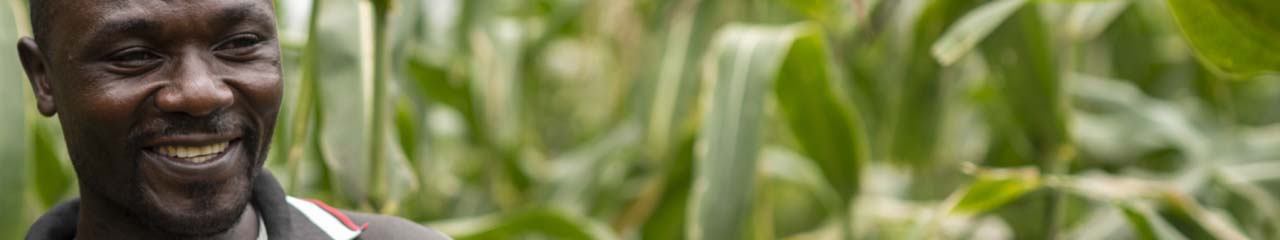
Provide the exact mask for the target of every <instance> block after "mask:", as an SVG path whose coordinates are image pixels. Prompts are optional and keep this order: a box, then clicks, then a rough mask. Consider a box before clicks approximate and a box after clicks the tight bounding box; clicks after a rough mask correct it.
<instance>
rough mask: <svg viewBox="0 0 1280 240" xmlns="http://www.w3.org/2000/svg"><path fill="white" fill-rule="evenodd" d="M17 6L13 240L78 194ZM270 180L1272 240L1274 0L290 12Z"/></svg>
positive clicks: (548, 209)
mask: <svg viewBox="0 0 1280 240" xmlns="http://www.w3.org/2000/svg"><path fill="white" fill-rule="evenodd" d="M25 6H26V2H25V1H23V0H0V43H4V45H0V78H3V79H4V81H3V82H0V112H5V114H0V136H10V137H9V138H6V139H4V140H0V189H3V191H4V192H5V193H6V194H3V195H0V209H6V210H5V212H6V214H0V238H6V239H7V238H18V237H20V236H22V235H24V234H25V232H26V228H27V226H29V224H30V223H31V222H32V221H33V220H34V219H35V218H36V217H38V216H39V215H40V214H41V213H43V212H44V210H45V209H47V208H48V207H50V206H52V205H53V204H55V203H57V202H59V201H62V200H65V199H68V198H72V197H75V195H77V192H78V190H77V186H76V181H75V174H74V172H73V170H72V168H71V166H70V163H69V159H68V158H67V154H66V152H65V151H66V150H65V148H64V147H63V143H62V142H63V140H62V137H61V133H60V128H59V126H58V123H57V121H56V120H55V119H48V118H43V117H41V116H40V115H39V114H38V113H36V112H35V110H34V107H35V104H34V103H32V99H33V97H32V96H31V92H30V88H29V87H28V86H27V85H26V84H27V82H26V81H25V78H24V77H23V76H22V72H21V70H20V66H19V64H18V63H17V57H16V54H15V53H14V48H13V47H11V46H13V44H14V43H15V42H16V39H17V36H24V35H29V34H27V33H29V32H30V29H29V27H28V26H29V23H28V22H27V19H26V12H25V9H26V7H25ZM277 6H278V9H277V10H278V13H279V20H280V25H279V26H280V32H281V45H282V46H281V47H282V48H283V52H284V56H285V59H284V62H285V64H284V65H285V70H284V74H285V77H286V78H287V83H286V86H287V87H286V89H287V90H286V98H285V100H284V101H285V104H284V105H283V109H282V111H281V115H280V119H279V126H277V127H276V133H275V142H274V144H273V145H272V150H271V155H270V159H269V160H268V163H267V165H268V166H267V168H269V169H270V170H271V172H273V173H275V175H276V176H277V177H278V178H279V179H280V180H281V182H282V184H283V185H284V186H285V188H286V189H287V191H288V192H289V193H290V194H292V195H295V196H300V197H307V198H315V199H319V200H322V201H325V202H327V203H329V204H331V205H334V206H337V207H340V208H348V209H356V210H362V211H369V212H378V213H383V214H392V215H398V216H402V217H405V218H408V219H410V220H413V221H416V222H420V223H422V224H424V225H426V226H429V227H432V228H434V229H437V230H440V231H442V232H444V233H446V234H449V235H452V236H453V237H455V238H458V239H685V238H688V239H1278V238H1280V219H1277V217H1280V206H1277V205H1278V204H1280V200H1277V197H1280V195H1277V194H1280V161H1277V158H1280V125H1277V123H1280V76H1278V75H1276V74H1275V72H1276V71H1277V70H1280V44H1278V43H1280V2H1275V1H1272V0H1168V1H1156V0H1076V1H1072V0H315V1H310V0H287V1H278V3H277Z"/></svg>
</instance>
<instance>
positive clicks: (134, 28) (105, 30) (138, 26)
mask: <svg viewBox="0 0 1280 240" xmlns="http://www.w3.org/2000/svg"><path fill="white" fill-rule="evenodd" d="M159 27H160V23H159V22H156V21H155V20H151V19H145V18H128V19H123V20H116V21H109V22H106V23H104V24H102V25H101V26H99V27H98V28H97V29H96V30H94V31H93V34H91V35H89V36H94V37H95V38H97V37H103V36H106V35H111V34H114V33H120V32H142V31H152V30H155V29H157V28H159Z"/></svg>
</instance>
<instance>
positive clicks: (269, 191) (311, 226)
mask: <svg viewBox="0 0 1280 240" xmlns="http://www.w3.org/2000/svg"><path fill="white" fill-rule="evenodd" d="M252 191H253V196H252V197H251V199H250V201H249V204H250V205H251V207H253V208H254V210H256V211H257V212H258V219H259V224H260V225H259V232H258V235H259V236H258V239H427V240H434V239H451V238H449V237H448V236H445V235H444V234H441V233H439V232H436V231H434V230H431V229H428V228H426V227H423V226H422V225H419V224H416V223H413V222H410V221H407V220H404V219H401V218H397V217H391V216H383V215H375V214H366V213H358V212H350V211H345V210H339V209H335V208H332V207H329V206H328V205H325V204H324V203H321V202H319V201H315V200H305V199H300V198H294V197H290V196H287V195H285V194H284V189H283V188H281V187H280V183H279V182H277V181H276V179H275V177H274V176H272V175H271V174H270V172H267V171H266V170H263V171H262V173H261V174H259V175H258V178H257V179H256V180H255V182H254V184H253V190H252ZM79 214H80V199H79V198H76V199H71V200H67V201H65V202H62V203H59V204H58V205H55V206H54V207H53V208H50V209H49V211H48V212H46V213H45V214H44V215H43V216H40V218H39V219H37V220H36V222H35V223H34V224H32V225H31V228H30V229H29V230H28V231H27V237H26V239H27V240H62V239H75V236H76V224H77V222H78V219H79Z"/></svg>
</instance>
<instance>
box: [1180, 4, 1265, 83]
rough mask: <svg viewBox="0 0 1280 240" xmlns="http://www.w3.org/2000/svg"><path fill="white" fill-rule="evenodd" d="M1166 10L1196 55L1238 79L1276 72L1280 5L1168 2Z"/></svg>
mask: <svg viewBox="0 0 1280 240" xmlns="http://www.w3.org/2000/svg"><path fill="white" fill-rule="evenodd" d="M1168 3H1169V9H1170V10H1171V11H1172V12H1173V16H1174V18H1175V19H1177V22H1178V26H1180V27H1181V28H1182V35H1183V36H1184V37H1186V39H1187V41H1188V42H1189V43H1190V45H1191V47H1192V48H1193V49H1195V50H1196V53H1197V55H1198V56H1199V57H1200V59H1201V60H1203V61H1204V62H1205V63H1207V64H1208V65H1210V66H1213V67H1215V68H1216V69H1217V70H1220V71H1222V72H1224V73H1227V74H1231V75H1234V76H1236V77H1239V78H1251V77H1253V76H1256V75H1258V74H1262V73H1267V72H1273V73H1274V72H1277V71H1280V54H1276V53H1280V44H1276V43H1277V42H1280V15H1276V14H1275V13H1277V12H1280V2H1278V1H1273V0H1169V1H1168Z"/></svg>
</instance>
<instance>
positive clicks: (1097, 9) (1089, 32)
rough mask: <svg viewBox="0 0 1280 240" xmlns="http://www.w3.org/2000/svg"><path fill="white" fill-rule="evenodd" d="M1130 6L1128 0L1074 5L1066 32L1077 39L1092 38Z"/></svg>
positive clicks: (1086, 39) (1068, 18)
mask: <svg viewBox="0 0 1280 240" xmlns="http://www.w3.org/2000/svg"><path fill="white" fill-rule="evenodd" d="M1128 7H1129V1H1127V0H1125V1H1110V2H1098V3H1084V4H1077V5H1074V6H1073V7H1072V8H1071V11H1070V16H1069V17H1067V23H1066V25H1067V26H1066V29H1067V30H1066V34H1067V36H1068V37H1069V38H1071V39H1072V40H1075V41H1088V40H1091V39H1093V38H1095V37H1097V36H1098V34H1101V33H1102V30H1106V29H1107V27H1108V26H1110V25H1111V22H1112V21H1114V20H1115V19H1116V17H1117V16H1119V15H1120V13H1122V12H1124V10H1125V9H1128Z"/></svg>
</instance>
